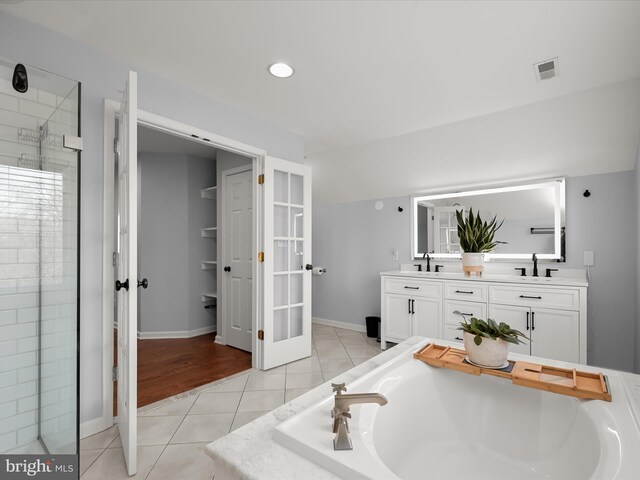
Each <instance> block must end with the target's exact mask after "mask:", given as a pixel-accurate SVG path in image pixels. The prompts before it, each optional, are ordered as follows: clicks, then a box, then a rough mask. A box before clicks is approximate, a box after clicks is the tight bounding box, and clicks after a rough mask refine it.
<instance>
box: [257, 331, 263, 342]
mask: <svg viewBox="0 0 640 480" xmlns="http://www.w3.org/2000/svg"><path fill="white" fill-rule="evenodd" d="M258 340H264V330H258Z"/></svg>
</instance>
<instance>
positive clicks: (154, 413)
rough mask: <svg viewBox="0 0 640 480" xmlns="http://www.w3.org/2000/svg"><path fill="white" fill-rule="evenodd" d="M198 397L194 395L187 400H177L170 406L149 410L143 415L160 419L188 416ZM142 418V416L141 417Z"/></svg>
mask: <svg viewBox="0 0 640 480" xmlns="http://www.w3.org/2000/svg"><path fill="white" fill-rule="evenodd" d="M196 398H197V396H196V395H193V396H190V397H187V398H183V399H181V400H177V401H175V402H173V403H170V404H168V405H164V406H162V407H158V408H154V409H153V410H149V411H148V412H145V413H143V414H141V416H143V417H159V416H164V415H186V414H187V412H188V411H189V409H190V408H191V406H192V405H193V402H195V401H196ZM139 416H140V415H139Z"/></svg>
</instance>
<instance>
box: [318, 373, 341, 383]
mask: <svg viewBox="0 0 640 480" xmlns="http://www.w3.org/2000/svg"><path fill="white" fill-rule="evenodd" d="M345 371H346V370H326V371H323V372H322V376H323V378H324V381H325V382H328V381H329V380H331V381H332V382H333V383H344V379H343V378H341V377H340V376H341V375H342V374H343V373H344V372H345Z"/></svg>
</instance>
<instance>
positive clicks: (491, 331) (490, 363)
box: [458, 317, 529, 368]
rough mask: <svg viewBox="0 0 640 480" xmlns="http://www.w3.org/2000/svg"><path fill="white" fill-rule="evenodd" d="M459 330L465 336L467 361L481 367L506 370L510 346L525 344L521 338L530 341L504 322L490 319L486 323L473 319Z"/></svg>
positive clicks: (462, 323)
mask: <svg viewBox="0 0 640 480" xmlns="http://www.w3.org/2000/svg"><path fill="white" fill-rule="evenodd" d="M458 330H462V332H463V336H464V349H465V350H466V352H467V360H468V361H470V363H473V364H474V365H477V366H479V367H488V368H504V367H506V366H508V365H509V364H508V362H507V355H509V344H510V343H513V344H514V345H518V344H519V343H524V342H523V341H522V340H520V337H522V338H526V339H527V340H529V337H527V336H526V335H525V334H524V333H522V332H520V331H519V330H514V329H513V328H511V327H510V326H509V325H507V324H506V323H504V322H500V324H498V323H496V322H495V321H494V320H491V319H490V318H488V319H487V320H486V321H485V320H481V319H478V318H475V317H473V318H471V320H470V321H469V322H467V320H466V319H465V320H464V322H460V326H459V327H458Z"/></svg>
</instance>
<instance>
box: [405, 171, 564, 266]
mask: <svg viewBox="0 0 640 480" xmlns="http://www.w3.org/2000/svg"><path fill="white" fill-rule="evenodd" d="M413 207H414V209H413V215H414V218H413V226H414V235H413V237H414V238H413V240H414V257H415V258H419V257H422V256H423V255H424V254H426V253H428V254H430V255H433V256H435V257H456V256H458V255H460V254H461V253H462V250H461V248H460V239H459V238H458V225H457V221H456V211H459V210H463V211H464V212H465V215H466V214H468V213H469V210H470V209H473V211H474V212H480V214H481V215H482V218H484V219H487V220H490V219H491V218H493V217H494V216H497V218H498V221H499V222H500V221H502V220H504V223H503V225H502V228H500V229H499V230H498V232H497V233H496V237H495V240H496V241H498V242H500V243H499V244H498V246H497V247H496V249H495V250H494V251H493V252H492V253H491V254H490V255H491V257H492V258H524V257H531V255H532V254H533V253H537V254H538V256H539V257H540V258H547V259H557V260H559V261H564V258H565V251H564V179H554V180H549V181H542V182H536V183H528V184H524V185H514V186H507V187H497V188H488V189H483V190H469V191H465V192H454V193H444V194H438V195H427V196H416V197H414V198H413Z"/></svg>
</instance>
